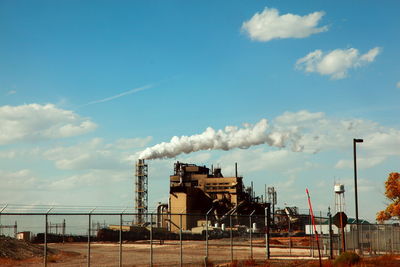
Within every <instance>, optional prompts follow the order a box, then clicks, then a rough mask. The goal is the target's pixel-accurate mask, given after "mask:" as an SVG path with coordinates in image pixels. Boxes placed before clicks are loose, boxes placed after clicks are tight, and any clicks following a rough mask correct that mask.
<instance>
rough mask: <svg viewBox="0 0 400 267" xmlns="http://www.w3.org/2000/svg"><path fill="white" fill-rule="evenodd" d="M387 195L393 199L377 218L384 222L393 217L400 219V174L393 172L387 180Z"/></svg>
mask: <svg viewBox="0 0 400 267" xmlns="http://www.w3.org/2000/svg"><path fill="white" fill-rule="evenodd" d="M385 196H386V197H387V198H388V199H389V200H390V201H391V203H390V204H388V206H387V207H386V209H384V210H381V211H380V212H378V213H377V215H376V220H377V221H379V222H383V221H386V220H389V219H392V218H396V219H400V174H399V173H398V172H392V173H390V174H389V177H388V178H387V180H386V182H385Z"/></svg>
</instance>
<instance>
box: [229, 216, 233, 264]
mask: <svg viewBox="0 0 400 267" xmlns="http://www.w3.org/2000/svg"><path fill="white" fill-rule="evenodd" d="M229 226H230V239H231V262H233V235H232V214H229Z"/></svg>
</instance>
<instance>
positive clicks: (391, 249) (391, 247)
mask: <svg viewBox="0 0 400 267" xmlns="http://www.w3.org/2000/svg"><path fill="white" fill-rule="evenodd" d="M390 228H391V229H392V230H391V231H390V232H391V236H392V238H391V239H390V240H391V244H390V252H391V253H393V237H394V234H393V228H394V227H393V224H392V225H391V226H390Z"/></svg>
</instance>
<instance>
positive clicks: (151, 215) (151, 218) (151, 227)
mask: <svg viewBox="0 0 400 267" xmlns="http://www.w3.org/2000/svg"><path fill="white" fill-rule="evenodd" d="M150 267H153V213H150Z"/></svg>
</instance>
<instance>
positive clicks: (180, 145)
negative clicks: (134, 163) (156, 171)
mask: <svg viewBox="0 0 400 267" xmlns="http://www.w3.org/2000/svg"><path fill="white" fill-rule="evenodd" d="M269 128H270V127H269V125H268V121H267V120H266V119H261V120H260V121H259V122H258V123H256V124H254V125H251V124H244V126H243V127H242V128H238V127H236V126H226V127H225V129H222V130H214V129H213V128H211V127H208V128H207V129H206V130H205V131H204V132H202V133H201V134H196V135H191V136H181V137H178V136H174V137H172V139H171V141H169V142H168V143H166V142H162V143H160V144H157V145H155V146H152V147H148V148H146V149H145V150H143V151H142V152H140V154H139V158H140V159H162V158H174V157H176V156H178V155H179V154H182V153H186V154H188V153H191V152H196V151H200V150H230V149H234V148H241V149H246V148H249V147H251V146H256V145H261V144H268V145H269V146H273V147H285V146H286V145H287V143H288V142H291V143H292V150H294V151H301V148H300V147H298V145H297V144H296V143H297V142H296V141H297V140H298V136H297V135H296V134H295V133H294V132H291V131H274V130H269Z"/></svg>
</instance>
